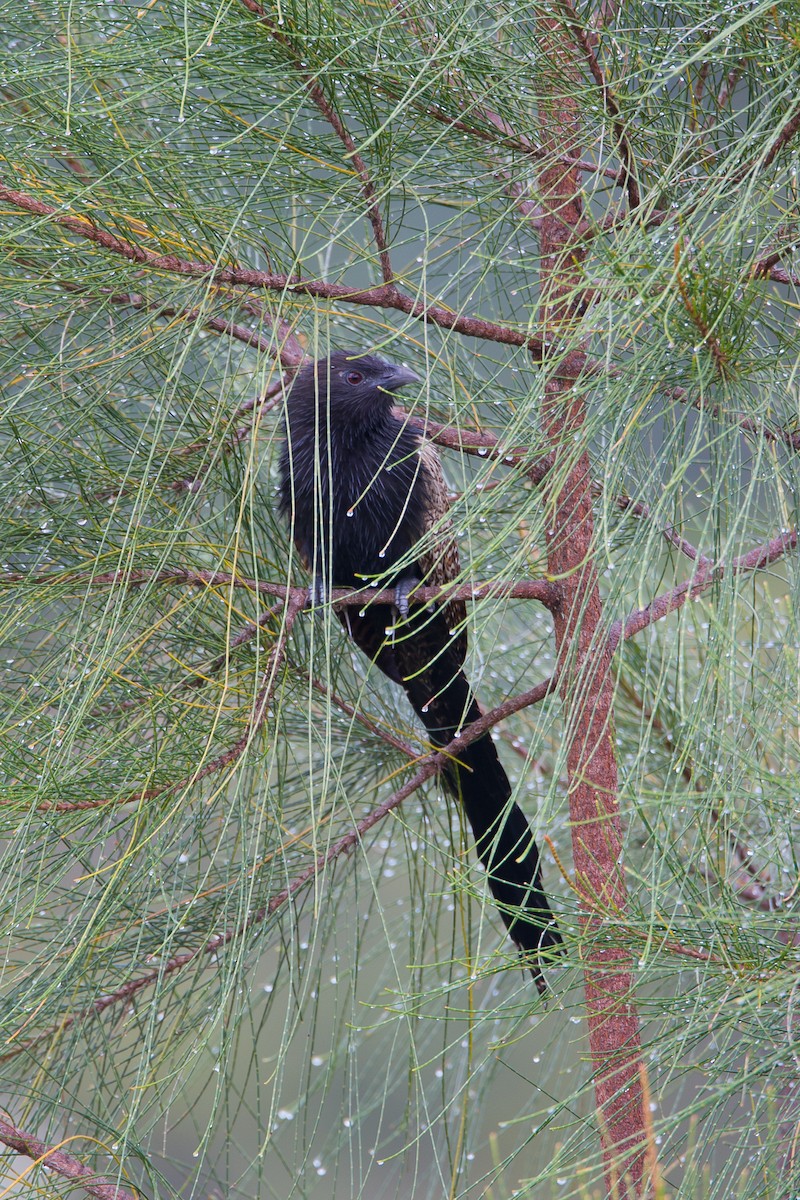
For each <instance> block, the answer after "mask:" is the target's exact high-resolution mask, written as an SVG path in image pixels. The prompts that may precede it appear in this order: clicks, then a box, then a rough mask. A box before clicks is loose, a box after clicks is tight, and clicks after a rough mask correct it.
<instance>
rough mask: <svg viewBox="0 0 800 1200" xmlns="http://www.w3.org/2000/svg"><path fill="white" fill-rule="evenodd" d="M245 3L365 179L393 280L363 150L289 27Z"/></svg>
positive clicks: (254, 3) (254, 0)
mask: <svg viewBox="0 0 800 1200" xmlns="http://www.w3.org/2000/svg"><path fill="white" fill-rule="evenodd" d="M242 4H243V5H244V7H245V8H246V9H247V10H248V11H249V12H251V13H253V14H254V15H255V16H257V17H258V18H259V21H260V22H261V24H262V25H263V26H264V27H265V28H266V29H268V30H269V32H270V34H271V35H272V37H273V38H274V39H275V41H276V42H277V43H278V45H280V46H282V47H283V49H284V50H285V51H286V52H287V53H288V55H289V57H290V58H291V61H292V66H293V67H294V69H295V71H296V73H297V74H298V75H299V77H300V78H301V79H302V81H303V85H304V87H305V89H306V91H307V92H308V94H309V96H310V97H311V99H312V100H313V101H314V103H315V104H316V106H317V108H318V109H319V111H320V112H321V113H322V115H323V117H324V118H325V120H326V121H327V122H328V124H329V125H330V127H331V128H332V129H333V131H334V133H335V134H336V136H337V137H338V139H339V141H340V142H341V143H342V145H343V146H344V147H345V149H346V150H347V156H348V158H349V159H350V161H351V162H352V164H353V166H354V167H355V169H356V171H357V172H358V176H359V179H360V180H361V194H362V195H363V197H364V200H365V201H366V205H367V216H368V217H369V223H370V225H371V226H372V232H373V235H374V238H375V245H376V247H377V249H378V258H379V261H380V264H381V275H382V276H383V281H384V283H389V282H390V281H391V280H392V279H393V278H394V271H393V270H392V262H391V259H390V257H389V248H388V242H387V239H386V231H385V229H384V226H383V218H382V217H381V210H380V207H379V205H378V197H377V194H376V191H375V184H374V183H373V181H372V176H371V175H370V172H369V169H368V168H367V164H366V163H365V162H364V159H363V158H362V157H361V155H360V154H359V152H358V149H357V148H356V144H355V142H354V141H353V138H352V137H351V135H350V132H349V130H348V129H347V126H346V125H345V124H344V122H343V121H342V119H341V117H340V116H339V114H338V113H337V111H336V109H335V108H334V107H333V105H332V104H331V103H330V101H329V100H328V97H327V96H326V95H325V93H324V91H323V90H322V87H321V85H320V83H319V80H318V79H315V78H314V76H313V75H310V74H309V73H308V71H307V70H306V69H305V67H304V66H303V62H302V59H301V58H300V57H298V55H297V53H296V51H295V48H294V46H293V45H292V42H291V39H290V38H289V37H288V36H287V34H286V32H285V30H284V29H282V28H281V27H280V26H279V25H277V24H276V23H275V22H274V21H273V19H272V17H271V16H270V15H269V14H268V13H267V12H265V11H264V8H263V6H262V5H261V4H259V3H258V0H242Z"/></svg>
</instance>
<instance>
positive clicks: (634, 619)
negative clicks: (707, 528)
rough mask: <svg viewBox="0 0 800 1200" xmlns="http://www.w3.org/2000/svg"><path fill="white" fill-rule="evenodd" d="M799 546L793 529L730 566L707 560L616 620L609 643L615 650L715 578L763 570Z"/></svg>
mask: <svg viewBox="0 0 800 1200" xmlns="http://www.w3.org/2000/svg"><path fill="white" fill-rule="evenodd" d="M796 548H797V530H796V529H790V530H786V532H784V533H781V534H779V535H778V536H777V537H775V538H772V539H771V540H770V541H769V542H765V543H764V544H763V545H761V546H755V547H754V548H753V549H752V550H749V551H748V552H747V554H741V555H739V557H738V558H735V559H734V560H733V562H732V563H731V564H730V566H729V567H726V566H725V565H724V563H717V564H714V563H711V562H710V561H709V560H708V559H704V561H703V562H702V563H699V564H698V566H697V569H696V570H695V571H694V573H693V574H692V576H691V578H689V579H687V580H686V581H685V582H684V583H680V584H678V585H677V587H674V588H670V590H669V591H668V592H664V593H663V594H662V595H661V596H657V597H656V599H655V600H651V601H650V603H649V604H647V605H645V607H644V608H639V609H636V610H635V611H634V612H632V613H630V614H629V615H628V616H627V617H626V618H625V619H624V621H615V622H614V624H613V625H612V626H611V628H610V630H609V645H610V647H611V649H612V650H614V649H615V648H616V647H617V645H618V644H619V642H620V640H624V641H627V640H628V638H631V637H633V636H634V635H635V634H637V633H641V631H642V630H643V629H646V628H647V626H648V625H652V624H653V623H654V622H655V621H660V620H662V619H663V618H664V617H666V616H667V615H668V614H669V613H671V612H675V610H676V609H678V608H682V607H683V605H684V604H685V603H686V601H687V600H693V599H695V598H696V597H697V596H700V595H701V594H702V593H703V592H704V591H706V590H707V589H708V588H710V587H711V585H712V583H714V582H715V581H716V580H719V579H722V578H724V577H725V575H727V574H729V573H730V574H732V575H742V574H744V573H745V572H748V571H761V570H763V569H764V567H768V566H770V565H771V564H772V563H774V562H777V561H778V559H780V558H783V556H784V554H786V553H787V551H789V550H795V549H796Z"/></svg>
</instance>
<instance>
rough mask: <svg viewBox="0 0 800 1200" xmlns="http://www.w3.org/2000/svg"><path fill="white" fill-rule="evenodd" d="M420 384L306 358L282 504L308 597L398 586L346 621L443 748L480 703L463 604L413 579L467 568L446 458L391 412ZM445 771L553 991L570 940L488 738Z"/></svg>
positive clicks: (353, 363) (365, 358)
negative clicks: (558, 961)
mask: <svg viewBox="0 0 800 1200" xmlns="http://www.w3.org/2000/svg"><path fill="white" fill-rule="evenodd" d="M418 382H420V380H419V376H418V375H416V374H415V372H414V371H412V370H411V369H410V368H409V367H408V366H406V365H405V364H398V363H392V362H387V361H385V360H384V359H383V358H380V357H378V356H377V355H375V354H369V353H365V352H357V351H346V350H339V351H335V352H333V353H331V354H330V355H329V357H327V358H321V359H319V360H318V361H316V362H311V361H309V362H307V363H306V364H305V365H304V366H302V368H301V369H300V370H299V371H298V372H297V373H296V375H295V377H294V380H293V382H292V384H291V385H290V387H289V388H288V389H287V393H286V401H285V417H284V440H283V443H282V447H281V454H280V463H279V480H280V482H279V509H280V512H281V515H282V517H283V518H284V519H285V520H286V522H287V523H288V525H289V527H290V531H291V536H292V539H293V541H294V544H295V547H296V549H297V552H298V554H299V557H300V560H301V562H302V564H303V566H304V567H305V569H306V570H307V571H308V573H309V575H310V578H311V584H310V587H309V604H310V605H311V606H317V605H321V604H324V603H325V602H326V601H327V598H328V596H329V594H330V590H331V588H334V587H336V588H352V589H361V588H364V587H365V586H368V585H370V584H374V582H375V581H376V580H380V581H381V583H382V584H384V585H385V586H386V588H387V589H394V604H393V605H390V604H385V603H370V604H367V605H365V606H363V607H362V608H359V609H356V608H355V607H353V606H349V607H344V608H341V609H340V610H337V616H338V618H339V620H340V621H341V623H342V625H343V626H344V629H345V631H346V633H347V634H348V636H349V637H350V638H351V639H352V641H353V642H355V644H356V645H357V646H358V647H359V649H360V650H361V651H363V653H364V654H365V655H366V657H367V658H368V659H369V660H371V661H372V662H373V663H374V664H375V665H376V666H377V667H378V668H379V669H380V670H381V671H382V672H383V674H384V675H385V676H387V678H389V679H390V680H391V681H392V682H393V683H395V684H398V685H399V686H400V687H402V688H403V690H404V691H405V693H406V696H407V697H408V699H409V701H410V702H411V706H412V707H413V709H414V711H415V712H416V714H417V716H418V717H419V719H420V720H421V721H422V724H423V725H424V727H425V729H426V731H427V734H428V737H429V740H430V742H431V743H432V745H433V746H435V747H437V748H441V747H444V746H446V745H448V744H449V743H450V742H452V741H453V739H454V738H457V737H458V735H459V733H460V731H461V730H463V729H464V728H465V727H466V726H467V725H470V724H471V723H472V722H473V721H477V720H478V719H479V717H480V716H481V710H480V708H479V707H478V703H477V700H476V699H475V696H474V694H473V692H472V689H471V687H470V685H469V682H468V680H467V678H466V675H465V674H464V669H463V668H464V660H465V657H466V653H467V631H466V612H465V605H464V602H463V601H462V600H445V601H444V602H442V603H434V604H424V603H421V602H415V600H414V589H415V588H417V587H418V586H420V585H430V586H444V585H447V584H451V583H452V582H453V581H454V580H455V579H456V578H457V577H458V575H459V570H460V567H459V555H458V547H457V543H456V538H455V533H454V529H453V526H452V521H451V519H450V518H449V516H448V507H449V506H448V497H447V486H446V483H445V479H444V474H443V470H442V464H441V460H440V458H439V455H438V453H437V451H436V448H435V446H434V445H433V443H432V442H430V441H429V440H427V439H426V438H425V437H424V436H423V435H422V434H421V433H419V432H417V431H416V430H415V429H414V428H412V427H411V426H410V425H409V423H408V420H407V418H406V417H405V416H404V414H403V413H402V412H401V411H399V410H398V409H397V408H395V404H396V393H397V392H399V391H400V389H402V388H404V387H408V386H409V385H411V384H414V383H418ZM442 778H443V781H444V784H445V786H446V789H447V791H449V792H450V794H451V795H452V796H453V797H454V798H455V800H456V801H457V802H458V803H460V804H461V805H462V806H463V809H464V812H465V814H466V816H467V819H468V821H469V824H470V826H471V828H472V834H473V837H474V840H475V846H476V850H477V853H478V856H479V858H480V859H481V861H482V862H483V864H484V867H485V868H486V873H487V879H488V883H489V888H490V890H491V892H492V895H493V897H494V899H495V901H496V903H497V907H498V909H499V912H500V915H501V917H502V919H503V921H504V922H505V925H506V928H507V930H508V933H509V935H510V937H511V940H512V941H513V942H514V943H515V944H516V946H517V949H518V951H519V954H520V956H521V958H522V961H523V963H524V965H525V966H526V967H528V969H529V970H530V972H531V975H532V977H533V979H534V982H535V983H536V986H537V987H538V989H539V990H540V991H541V992H544V991H545V990H546V986H547V985H546V983H545V980H544V976H543V974H542V966H543V965H548V964H549V963H550V962H551V960H552V959H553V957H554V956H555V955H556V954H558V953H560V952H561V950H562V938H561V935H560V933H559V931H558V927H557V925H556V921H555V918H554V916H553V913H552V911H551V909H550V905H549V903H548V900H547V896H546V894H545V892H544V889H543V885H542V877H541V865H540V857H539V850H538V847H537V845H536V842H535V840H534V837H533V833H532V831H531V828H530V826H529V824H528V821H527V819H526V817H525V815H524V813H523V812H522V809H521V808H520V807H519V805H518V804H517V803H516V802H513V801H512V800H511V791H512V789H511V785H510V782H509V779H508V776H507V775H506V772H505V770H504V768H503V765H502V763H501V762H500V759H499V757H498V754H497V749H496V747H495V744H494V741H493V740H492V738H491V736H490V735H489V734H485V735H483V736H482V737H479V738H477V739H476V740H475V741H473V742H470V743H469V744H468V745H465V746H463V747H462V748H461V749H460V750H459V752H458V754H457V756H455V755H453V756H450V757H448V760H447V762H446V765H445V766H444V768H443V770H442Z"/></svg>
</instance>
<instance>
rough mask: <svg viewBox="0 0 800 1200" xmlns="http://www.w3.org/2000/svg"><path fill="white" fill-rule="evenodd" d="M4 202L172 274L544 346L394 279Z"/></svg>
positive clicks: (29, 199)
mask: <svg viewBox="0 0 800 1200" xmlns="http://www.w3.org/2000/svg"><path fill="white" fill-rule="evenodd" d="M0 200H5V201H6V202H7V203H9V204H12V205H13V206H14V207H15V208H19V209H22V210H24V211H25V212H29V213H33V214H34V215H35V216H40V217H44V218H46V219H47V220H49V221H52V222H53V224H55V225H59V226H60V227H61V228H62V229H68V230H69V232H70V233H73V234H75V235H77V236H78V237H82V238H85V239H86V240H87V241H90V242H93V243H94V244H95V245H97V246H102V247H103V249H104V250H108V251H109V252H110V253H112V254H118V255H120V256H121V257H122V258H125V259H127V260H128V261H129V262H135V263H139V264H140V265H141V266H144V267H149V268H150V269H151V270H154V271H164V272H166V273H168V274H170V275H181V276H184V277H189V278H192V279H207V280H208V281H209V282H210V283H214V284H222V283H225V284H230V285H231V286H237V285H242V286H246V287H253V288H263V289H265V290H266V291H274V292H290V293H293V294H295V295H299V296H310V297H312V298H314V299H322V300H338V301H341V302H342V303H346V304H358V305H363V306H367V307H371V308H385V309H392V310H395V311H396V312H401V313H405V314H406V316H409V317H412V318H413V319H414V320H418V321H424V322H425V323H426V324H428V325H436V326H437V327H438V328H439V329H451V330H453V332H454V333H462V334H464V335H465V337H474V338H480V339H482V340H483V341H488V342H499V343H500V344H502V345H506V346H521V347H525V348H526V349H527V350H528V351H529V352H530V353H531V354H532V355H533V357H534V359H539V358H540V357H541V355H542V353H543V351H544V347H543V345H542V343H541V341H540V340H539V338H537V337H535V336H533V335H531V334H529V333H523V332H522V331H521V330H517V329H511V328H510V327H509V326H506V325H497V324H496V323H495V322H494V321H487V320H484V318H483V317H467V316H463V315H461V314H460V313H456V312H453V311H452V310H451V309H448V308H444V307H443V306H442V305H441V304H429V303H427V302H426V301H424V300H418V299H416V298H415V297H414V296H409V295H407V294H406V293H405V292H401V291H400V290H399V289H398V288H397V287H395V285H394V284H392V283H384V284H382V285H381V286H380V287H375V288H353V287H348V286H347V285H346V284H343V283H325V282H324V281H323V280H321V279H298V278H294V277H292V276H291V275H281V274H277V273H275V272H273V271H257V270H256V269H255V268H253V267H222V266H216V265H214V264H213V263H202V262H194V261H192V260H189V259H183V258H178V257H177V255H175V254H156V253H154V252H153V251H152V250H145V249H144V248H143V247H142V246H136V245H134V244H133V243H132V242H128V241H126V240H125V239H124V238H120V237H117V235H116V234H113V233H109V232H108V231H107V230H105V229H101V228H100V227H99V226H98V225H95V224H94V222H93V221H92V219H91V218H90V217H88V216H87V217H73V216H70V215H69V214H67V213H63V212H60V211H59V210H58V209H57V208H55V207H54V206H53V205H51V204H45V203H44V201H42V200H37V199H36V198H35V197H34V196H28V195H26V194H25V193H24V192H19V191H16V190H15V189H14V188H9V187H7V186H6V185H5V184H1V183H0Z"/></svg>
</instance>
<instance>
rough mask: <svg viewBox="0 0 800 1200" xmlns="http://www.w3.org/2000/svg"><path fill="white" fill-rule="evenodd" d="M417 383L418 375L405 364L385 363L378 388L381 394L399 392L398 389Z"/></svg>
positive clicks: (418, 380)
mask: <svg viewBox="0 0 800 1200" xmlns="http://www.w3.org/2000/svg"><path fill="white" fill-rule="evenodd" d="M419 382H420V378H419V375H417V374H416V373H415V372H414V371H412V370H411V367H407V366H406V365H405V363H387V364H386V370H385V371H384V373H383V377H382V378H381V382H380V384H379V387H380V390H381V391H382V392H399V390H400V388H402V387H408V385H409V383H419Z"/></svg>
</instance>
